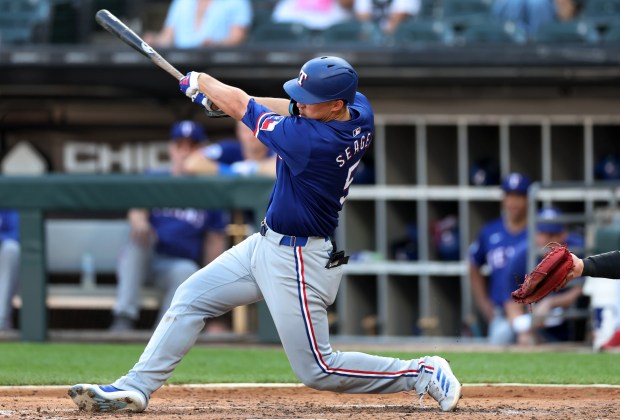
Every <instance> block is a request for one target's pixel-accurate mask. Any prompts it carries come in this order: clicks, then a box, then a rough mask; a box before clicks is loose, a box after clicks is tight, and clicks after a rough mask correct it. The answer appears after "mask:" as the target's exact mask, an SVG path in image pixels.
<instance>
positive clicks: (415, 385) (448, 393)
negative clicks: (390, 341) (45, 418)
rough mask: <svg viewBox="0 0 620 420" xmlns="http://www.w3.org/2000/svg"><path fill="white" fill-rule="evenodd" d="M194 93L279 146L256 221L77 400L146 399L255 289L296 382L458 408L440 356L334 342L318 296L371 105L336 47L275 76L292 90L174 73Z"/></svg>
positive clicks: (330, 268)
mask: <svg viewBox="0 0 620 420" xmlns="http://www.w3.org/2000/svg"><path fill="white" fill-rule="evenodd" d="M179 85H180V87H181V90H182V91H183V93H185V94H186V96H188V97H190V98H192V100H193V101H194V102H197V103H200V104H203V106H204V104H207V106H209V108H211V109H212V110H213V109H215V108H218V109H220V110H221V111H223V112H224V113H226V114H228V115H230V116H231V117H232V118H234V119H235V120H237V121H243V123H244V124H245V125H247V126H248V127H250V128H251V129H252V130H253V132H254V136H255V137H256V138H258V140H260V141H261V142H262V143H264V144H265V145H267V146H269V148H270V149H271V150H273V151H274V152H275V153H276V154H277V167H276V171H277V177H276V180H275V185H274V187H273V191H272V194H271V198H270V200H269V204H268V206H267V213H266V217H265V219H264V221H263V223H262V225H261V228H260V232H257V233H255V234H253V235H251V236H249V237H248V238H247V239H245V240H244V241H243V242H241V243H239V244H238V245H235V246H234V247H232V248H230V249H229V250H228V251H226V252H224V253H223V254H222V255H221V256H220V257H218V258H217V259H216V260H215V261H213V262H211V263H210V264H209V265H207V266H206V267H204V268H202V269H200V270H199V271H198V272H196V273H195V274H193V275H192V276H191V277H190V278H189V279H187V280H186V281H185V282H184V283H183V284H182V285H181V286H179V288H178V290H177V293H176V294H175V296H174V299H173V300H172V304H171V305H170V309H169V310H168V311H167V312H166V314H165V315H164V317H163V319H162V321H161V322H160V323H159V325H158V326H157V329H156V330H155V332H154V333H153V336H152V337H151V340H150V342H149V344H148V345H147V346H146V348H145V350H144V352H143V354H142V356H141V357H140V359H139V360H138V362H137V363H136V364H135V365H134V367H133V368H132V369H131V370H130V371H129V372H128V373H127V375H125V376H123V377H121V378H119V379H118V380H117V381H115V382H114V383H113V384H111V385H93V384H77V385H74V386H73V387H72V388H71V389H70V390H69V395H70V396H71V397H72V399H73V401H74V402H75V404H76V405H77V406H78V407H80V408H81V409H83V410H90V411H100V410H119V409H126V410H130V411H143V410H144V409H146V407H147V405H148V401H149V398H150V397H151V394H152V393H153V392H155V391H156V390H157V389H159V388H160V387H161V386H162V385H163V384H164V383H165V381H166V380H167V379H168V378H169V377H170V375H172V372H173V371H174V368H175V366H176V365H177V364H178V363H179V362H180V361H181V360H182V359H183V357H184V356H185V355H186V354H187V352H188V351H189V350H190V348H191V347H192V345H193V344H194V342H195V340H196V337H197V334H198V333H199V332H200V331H201V330H202V328H203V327H204V325H205V319H209V318H213V317H217V316H219V315H222V314H224V313H226V312H228V311H230V310H231V309H233V308H235V307H237V306H239V305H246V304H249V303H253V302H257V301H260V300H264V301H265V303H266V304H267V307H268V308H269V312H270V313H271V316H272V318H273V321H274V324H275V326H276V329H277V331H278V334H279V336H280V340H281V341H282V346H283V347H284V351H285V352H286V356H287V357H288V360H289V363H290V365H291V368H292V369H293V372H294V373H295V374H296V375H297V377H298V378H299V380H300V381H301V382H302V383H304V384H305V385H307V386H309V387H312V388H315V389H319V390H326V391H327V390H329V391H335V392H344V393H394V392H402V391H411V392H413V391H415V393H416V394H418V395H425V394H429V395H430V396H431V397H432V398H434V399H435V400H436V401H437V402H438V403H439V407H440V408H441V410H443V411H452V410H454V409H455V408H456V406H457V403H458V401H459V399H460V397H461V384H460V383H459V381H458V380H457V379H456V377H455V376H454V374H453V373H452V370H451V368H450V365H449V364H448V362H447V361H446V360H445V359H444V358H442V357H439V356H422V357H420V358H416V359H410V360H402V359H398V358H394V357H380V356H374V355H370V354H365V353H360V352H339V351H334V350H333V349H332V347H331V345H330V343H329V323H328V317H327V308H328V307H329V306H330V305H331V304H333V302H334V300H335V299H336V294H337V292H338V288H339V285H340V280H341V278H342V270H343V265H344V264H346V263H347V261H348V257H345V255H344V251H338V249H337V247H336V245H335V242H334V241H333V240H332V238H333V235H334V230H335V229H336V227H337V226H338V216H339V213H340V210H342V207H343V205H344V202H345V200H346V198H347V195H348V193H349V187H350V185H351V183H352V182H353V179H354V177H355V170H356V168H357V166H358V165H359V162H360V159H361V157H362V155H363V154H364V152H365V151H366V150H367V149H368V148H369V147H370V145H371V144H372V141H373V138H374V132H375V128H374V113H373V110H372V107H371V106H370V102H369V101H368V99H367V98H366V97H365V96H364V95H363V94H362V93H360V92H358V91H357V85H358V76H357V72H356V71H355V69H354V68H353V67H352V66H351V65H350V64H349V63H348V62H347V61H345V60H343V59H342V58H339V57H330V56H323V57H317V58H314V59H311V60H309V61H308V62H306V63H305V64H304V65H303V66H302V67H301V69H300V71H299V74H298V75H297V76H296V77H295V78H293V79H291V80H289V81H288V82H286V83H285V84H284V90H285V91H286V93H287V94H288V95H289V97H290V99H280V98H257V97H252V96H250V95H248V94H247V93H246V92H244V91H243V90H241V89H238V88H236V87H233V86H230V85H227V84H224V83H222V82H220V81H219V80H217V79H215V78H213V77H212V76H210V75H208V74H206V73H198V72H190V73H189V74H188V75H187V76H186V77H185V78H183V79H181V81H180V83H179Z"/></svg>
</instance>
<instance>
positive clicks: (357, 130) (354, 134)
mask: <svg viewBox="0 0 620 420" xmlns="http://www.w3.org/2000/svg"><path fill="white" fill-rule="evenodd" d="M361 132H362V127H357V128H356V129H355V130H353V137H357V136H359V135H360V133H361Z"/></svg>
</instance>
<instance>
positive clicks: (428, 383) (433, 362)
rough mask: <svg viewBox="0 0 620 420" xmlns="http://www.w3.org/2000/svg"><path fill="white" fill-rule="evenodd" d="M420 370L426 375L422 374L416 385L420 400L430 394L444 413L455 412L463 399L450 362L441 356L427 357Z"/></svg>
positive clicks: (459, 384)
mask: <svg viewBox="0 0 620 420" xmlns="http://www.w3.org/2000/svg"><path fill="white" fill-rule="evenodd" d="M420 369H421V370H422V372H424V374H422V372H421V374H420V376H419V377H418V383H416V385H415V391H416V394H418V395H419V396H420V399H422V397H424V395H425V394H427V393H428V394H430V396H431V397H433V398H434V399H435V400H437V402H438V403H439V406H440V407H441V409H442V411H454V409H455V408H456V405H457V404H458V402H459V399H460V398H461V383H460V382H459V381H458V379H456V376H454V373H452V369H450V364H449V363H448V361H447V360H446V359H444V358H442V357H439V356H427V357H425V358H424V362H423V363H422V364H421V366H420Z"/></svg>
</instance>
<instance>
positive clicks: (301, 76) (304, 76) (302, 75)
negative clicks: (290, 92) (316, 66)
mask: <svg viewBox="0 0 620 420" xmlns="http://www.w3.org/2000/svg"><path fill="white" fill-rule="evenodd" d="M307 78H308V75H307V74H306V73H305V72H304V71H303V70H301V71H300V72H299V77H298V78H297V84H298V85H299V86H301V85H303V84H304V80H306V79H307Z"/></svg>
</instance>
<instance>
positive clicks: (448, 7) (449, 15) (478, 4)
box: [441, 0, 491, 23]
mask: <svg viewBox="0 0 620 420" xmlns="http://www.w3.org/2000/svg"><path fill="white" fill-rule="evenodd" d="M490 14H491V2H490V0H444V1H443V6H442V8H441V18H442V19H443V20H448V21H451V22H454V23H458V22H462V21H466V20H469V19H472V18H480V17H483V18H487V17H489V16H490Z"/></svg>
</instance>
